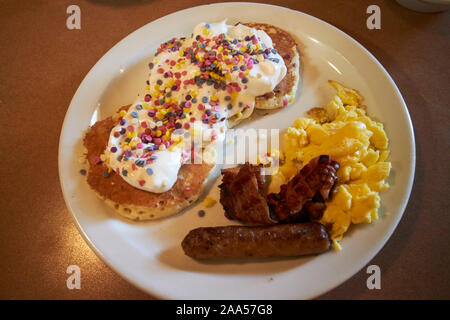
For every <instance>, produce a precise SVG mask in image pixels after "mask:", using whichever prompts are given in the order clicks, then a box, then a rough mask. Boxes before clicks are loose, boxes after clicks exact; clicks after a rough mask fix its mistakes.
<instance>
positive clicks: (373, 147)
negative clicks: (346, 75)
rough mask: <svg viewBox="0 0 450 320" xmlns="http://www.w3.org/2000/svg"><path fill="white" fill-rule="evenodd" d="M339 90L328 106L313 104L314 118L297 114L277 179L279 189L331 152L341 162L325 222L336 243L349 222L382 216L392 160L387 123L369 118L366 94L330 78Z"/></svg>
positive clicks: (286, 138) (274, 186)
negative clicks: (381, 198) (306, 166)
mask: <svg viewBox="0 0 450 320" xmlns="http://www.w3.org/2000/svg"><path fill="white" fill-rule="evenodd" d="M330 83H331V85H332V86H333V87H335V88H336V90H337V95H336V96H335V97H334V98H333V99H332V100H331V101H330V102H329V103H328V105H327V106H326V107H325V108H313V109H312V110H310V112H308V114H309V116H310V117H311V118H298V119H296V120H295V121H294V124H293V126H292V127H289V128H288V130H287V133H286V134H285V135H284V144H285V148H284V151H283V152H282V154H281V156H282V157H283V159H282V160H283V164H282V165H281V166H280V170H279V171H278V173H277V174H275V176H273V178H272V184H271V186H270V189H271V191H272V192H274V191H275V192H276V191H277V190H276V189H278V188H279V186H280V185H281V184H283V183H287V182H288V181H289V180H290V179H291V178H292V177H293V176H294V175H295V174H297V172H298V171H299V170H300V169H301V168H302V167H303V166H304V165H305V164H307V163H308V162H309V161H310V160H311V159H313V158H315V157H317V156H320V155H322V154H326V155H330V156H331V157H332V158H333V160H335V161H337V162H338V163H339V165H340V168H339V170H338V185H337V187H336V188H335V189H334V192H333V195H332V196H331V199H330V200H329V201H328V202H327V208H326V210H325V212H324V214H323V217H322V218H321V220H320V222H321V223H322V224H324V225H328V226H331V230H330V237H331V239H332V240H333V243H334V247H335V248H336V249H340V248H341V247H340V245H339V243H338V241H340V240H341V239H342V237H343V235H344V233H345V232H346V231H347V229H348V228H349V226H350V224H352V223H354V224H356V223H363V222H366V223H370V222H372V220H377V219H378V208H379V207H380V196H379V192H380V191H382V190H385V189H387V188H389V185H388V184H387V183H386V182H385V179H386V178H387V177H388V176H389V172H390V170H391V163H390V162H387V161H386V158H387V156H388V154H389V151H388V150H387V147H388V138H387V136H386V133H385V131H384V129H383V124H381V123H379V122H376V121H374V120H372V119H371V118H369V117H368V116H367V115H366V112H365V106H363V105H361V102H362V97H361V96H360V95H359V94H358V93H357V92H356V91H355V90H351V89H347V88H345V87H343V86H342V85H340V84H339V83H337V82H334V81H330Z"/></svg>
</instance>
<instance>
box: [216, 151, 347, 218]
mask: <svg viewBox="0 0 450 320" xmlns="http://www.w3.org/2000/svg"><path fill="white" fill-rule="evenodd" d="M338 169H339V164H338V163H337V162H336V161H333V160H332V159H331V157H330V156H327V155H322V156H319V157H317V158H315V159H312V160H311V161H310V162H309V163H308V164H307V165H306V166H304V167H303V169H302V170H301V171H300V172H299V173H298V174H297V175H296V176H295V177H294V178H293V179H292V180H291V181H289V182H288V183H287V184H285V185H282V186H281V189H280V192H279V193H271V194H269V195H266V194H265V188H264V185H265V180H264V176H263V175H261V166H251V165H250V164H248V163H246V164H245V165H243V166H241V167H238V168H233V169H227V170H222V174H223V179H222V184H221V185H220V186H219V188H220V203H221V204H222V206H223V208H224V210H225V216H226V217H227V218H228V219H234V220H238V221H241V222H250V223H255V224H263V225H264V224H266V225H267V224H275V223H291V222H304V221H311V220H318V219H320V218H321V216H322V214H323V211H324V210H325V203H324V202H325V201H326V200H327V199H328V197H329V195H330V192H331V190H332V188H333V187H334V185H335V182H336V180H337V176H336V172H337V170H338Z"/></svg>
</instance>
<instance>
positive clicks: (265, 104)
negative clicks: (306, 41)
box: [244, 23, 300, 109]
mask: <svg viewBox="0 0 450 320" xmlns="http://www.w3.org/2000/svg"><path fill="white" fill-rule="evenodd" d="M244 24H245V25H247V26H249V27H252V28H255V29H257V30H263V31H265V32H266V33H267V34H268V35H269V37H270V38H271V39H272V42H273V46H274V48H276V50H277V51H278V53H279V54H280V55H281V56H282V57H283V59H284V64H285V65H286V68H287V72H286V76H285V77H284V78H283V80H281V82H280V83H278V85H277V86H276V87H275V88H274V89H273V90H272V92H267V93H265V94H264V95H262V96H258V97H256V103H255V108H256V109H275V108H280V107H283V106H287V105H288V104H289V102H292V101H294V99H295V94H296V93H297V88H298V82H299V80H300V54H299V52H298V49H297V42H296V41H295V39H294V38H293V36H292V35H291V34H290V33H289V32H286V31H284V30H282V29H280V28H278V27H276V26H273V25H270V24H265V23H244Z"/></svg>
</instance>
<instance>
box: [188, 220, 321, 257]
mask: <svg viewBox="0 0 450 320" xmlns="http://www.w3.org/2000/svg"><path fill="white" fill-rule="evenodd" d="M181 246H182V248H183V250H184V253H185V254H186V255H188V256H190V257H192V258H195V259H200V260H207V259H210V260H222V259H242V258H270V257H293V256H299V255H308V254H316V253H321V252H324V251H327V250H328V249H329V248H330V239H329V237H328V233H327V232H326V230H325V227H324V226H323V225H321V224H319V223H316V222H306V223H294V224H281V225H273V226H227V227H208V228H197V229H194V230H191V231H190V232H189V233H188V235H187V236H186V237H185V238H184V240H183V242H182V243H181Z"/></svg>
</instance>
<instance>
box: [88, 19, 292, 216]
mask: <svg viewBox="0 0 450 320" xmlns="http://www.w3.org/2000/svg"><path fill="white" fill-rule="evenodd" d="M262 27H263V26H262V25H261V28H262ZM269 27H270V26H269V25H264V28H269ZM274 31H275V32H274ZM270 32H271V33H272V34H273V36H274V39H275V40H276V41H277V43H280V48H281V50H282V52H289V53H286V54H284V57H282V56H281V55H280V54H279V53H278V51H277V49H276V48H275V47H274V45H273V43H272V39H271V38H270V36H268V35H267V33H266V32H264V31H263V30H259V29H257V28H253V27H249V26H246V25H244V24H240V23H239V24H237V25H235V26H231V25H227V24H226V20H225V21H222V22H219V23H211V24H208V23H200V24H198V25H197V26H196V27H195V28H194V31H193V34H192V36H191V37H181V38H173V39H170V40H168V41H166V42H164V43H162V44H161V45H160V47H159V48H158V50H157V52H156V54H155V57H154V59H153V60H152V61H151V62H150V63H149V78H148V80H147V88H146V90H147V91H146V93H145V95H144V96H142V97H140V98H139V99H138V100H137V101H136V102H135V103H133V104H132V105H130V106H126V107H122V108H120V109H119V110H118V112H117V114H115V115H114V116H112V117H110V118H107V119H105V120H102V121H99V122H97V123H96V124H94V125H93V126H92V127H91V128H90V129H89V130H88V131H87V133H86V135H85V138H84V146H85V148H86V149H87V152H86V156H87V160H88V163H89V169H88V173H87V181H88V183H89V185H90V187H91V188H92V189H93V190H94V191H95V192H96V194H97V195H98V196H99V197H100V198H102V199H103V200H105V201H106V203H108V204H109V205H110V206H112V207H113V208H114V209H116V210H117V211H118V212H119V213H120V214H121V215H123V216H124V217H126V218H130V219H134V220H148V219H156V218H161V217H164V216H168V215H171V214H174V213H176V212H178V211H180V210H181V209H183V208H185V207H186V206H188V205H189V204H190V203H192V202H193V201H195V200H196V199H197V198H198V197H199V195H200V194H201V192H202V189H203V186H204V184H205V182H206V181H207V178H208V177H209V176H210V172H211V171H212V169H213V168H214V167H215V165H216V163H215V160H216V159H215V157H216V153H217V148H218V147H219V146H221V144H222V142H223V140H224V137H225V132H226V130H227V128H229V127H232V126H235V125H237V124H238V123H239V122H241V121H242V120H243V119H246V118H248V117H249V116H250V115H251V114H252V112H253V110H254V108H255V104H256V106H258V105H260V106H262V107H263V105H264V103H265V102H263V101H269V100H270V99H272V97H269V95H270V94H272V93H274V96H275V97H276V99H275V100H276V101H275V100H273V99H272V100H270V101H271V102H270V105H271V107H275V105H276V104H277V103H279V105H278V106H280V107H282V106H285V105H287V103H289V102H291V101H292V100H293V95H292V94H295V90H296V88H294V87H295V86H296V85H297V82H298V73H299V72H298V70H297V69H298V68H299V62H298V61H297V60H298V52H297V51H296V50H295V48H293V47H294V46H295V42H293V39H292V38H291V37H290V38H289V39H286V40H283V39H282V38H283V37H285V36H286V35H287V33H285V32H284V31H282V30H281V29H279V28H276V27H273V26H272V29H271V30H270ZM286 45H287V46H289V47H286ZM294 50H295V52H294ZM292 52H294V53H292ZM286 77H287V78H286ZM285 78H286V81H285V82H284V83H282V81H283V79H285ZM265 94H269V95H268V96H265V97H264V98H258V99H256V98H257V97H263V96H264V95H265ZM280 97H283V98H282V99H281V98H280ZM286 99H288V100H286ZM255 100H257V102H255ZM277 101H278V102H277ZM267 103H269V102H267ZM199 142H201V143H200V144H199ZM199 145H200V146H199ZM105 146H106V147H105Z"/></svg>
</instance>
